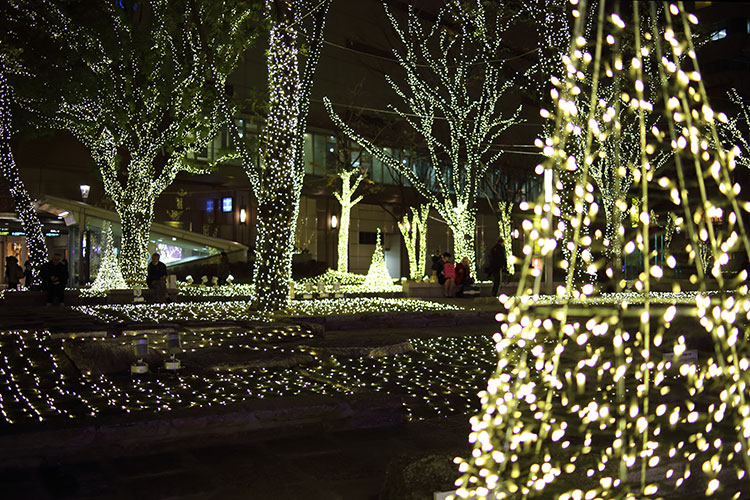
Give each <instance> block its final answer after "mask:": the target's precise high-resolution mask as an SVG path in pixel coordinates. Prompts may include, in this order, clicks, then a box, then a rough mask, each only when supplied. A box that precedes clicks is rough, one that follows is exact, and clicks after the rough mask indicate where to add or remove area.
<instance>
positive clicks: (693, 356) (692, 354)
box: [664, 349, 698, 365]
mask: <svg viewBox="0 0 750 500" xmlns="http://www.w3.org/2000/svg"><path fill="white" fill-rule="evenodd" d="M674 357H675V356H674V353H673V352H668V353H665V354H664V361H668V362H670V363H674ZM697 362H698V351H697V350H696V349H690V350H687V351H685V352H683V353H682V354H681V355H680V357H679V358H678V359H677V363H678V364H679V365H684V364H686V363H691V364H692V363H697Z"/></svg>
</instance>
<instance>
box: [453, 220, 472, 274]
mask: <svg viewBox="0 0 750 500" xmlns="http://www.w3.org/2000/svg"><path fill="white" fill-rule="evenodd" d="M449 225H450V228H451V232H452V233H453V253H454V254H455V255H454V258H455V260H454V262H455V263H456V264H457V263H459V262H461V260H462V259H463V258H464V257H467V258H468V259H469V269H471V270H472V276H474V277H476V276H477V266H476V257H475V256H476V252H475V249H474V240H475V238H474V234H475V228H476V225H477V220H476V215H475V214H474V212H473V211H471V210H465V211H464V212H462V213H461V214H460V215H459V216H457V217H455V218H454V219H453V220H452V221H451V222H450V223H449Z"/></svg>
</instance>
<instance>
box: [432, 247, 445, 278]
mask: <svg viewBox="0 0 750 500" xmlns="http://www.w3.org/2000/svg"><path fill="white" fill-rule="evenodd" d="M430 260H431V265H430V271H431V273H430V275H431V276H435V277H437V275H438V274H440V271H442V270H443V254H442V253H440V250H435V253H433V254H432V257H430Z"/></svg>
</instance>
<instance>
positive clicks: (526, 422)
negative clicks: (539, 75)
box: [456, 0, 750, 500]
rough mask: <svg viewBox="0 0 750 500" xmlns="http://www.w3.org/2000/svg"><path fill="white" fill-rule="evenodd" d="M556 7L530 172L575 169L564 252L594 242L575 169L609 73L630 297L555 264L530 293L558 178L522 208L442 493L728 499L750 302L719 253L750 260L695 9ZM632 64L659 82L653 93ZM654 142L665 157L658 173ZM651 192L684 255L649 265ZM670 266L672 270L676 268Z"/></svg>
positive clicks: (741, 446)
mask: <svg viewBox="0 0 750 500" xmlns="http://www.w3.org/2000/svg"><path fill="white" fill-rule="evenodd" d="M571 4H572V6H571V9H572V11H573V15H574V17H575V18H576V22H575V28H574V31H573V36H572V37H571V46H570V50H569V52H568V54H567V68H566V72H565V74H564V75H563V76H562V77H561V78H559V79H557V80H556V81H553V83H554V90H555V93H554V95H555V106H554V111H553V112H551V113H550V115H549V116H550V121H551V123H552V124H553V127H552V130H553V134H552V135H551V136H550V139H551V141H550V142H548V143H547V144H546V145H547V146H548V147H551V149H550V150H548V151H547V159H546V161H545V162H544V163H543V165H542V166H541V169H542V170H549V169H551V170H553V171H554V172H555V173H556V174H557V173H559V172H560V171H562V170H570V169H571V168H575V169H576V170H579V172H578V181H577V182H576V185H575V186H574V190H573V191H572V194H573V195H574V199H573V206H574V208H575V209H576V210H575V214H576V218H575V219H573V220H572V221H571V226H572V227H573V228H574V229H576V231H575V234H574V236H573V238H572V239H571V240H570V243H572V248H571V249H570V255H571V256H572V258H573V259H575V256H576V255H579V254H580V252H578V248H576V247H582V248H584V249H590V250H591V251H592V252H593V253H598V252H599V251H601V250H602V249H603V248H605V244H604V239H605V235H603V234H594V238H592V237H591V236H589V235H588V234H584V233H583V231H581V230H580V228H582V227H583V226H585V225H595V224H596V223H597V222H598V221H599V220H600V219H601V218H602V215H601V213H600V212H599V207H598V204H597V203H596V201H595V200H594V199H593V197H592V196H590V195H591V192H592V191H591V190H590V189H588V186H589V185H590V184H589V178H590V167H591V166H592V165H593V164H594V163H595V162H597V161H599V160H600V158H599V157H598V150H597V149H596V148H595V147H594V144H593V140H592V138H593V136H594V135H595V134H597V133H598V132H597V128H598V127H599V124H598V117H599V116H600V113H601V112H602V111H601V110H600V108H598V106H596V105H595V104H596V102H597V99H598V95H599V94H598V93H597V82H598V81H604V82H606V79H607V78H621V79H622V86H621V87H620V88H621V94H620V98H621V99H622V102H623V107H624V108H626V112H625V113H624V114H620V113H614V115H613V116H611V118H612V120H613V121H615V125H616V124H617V122H619V121H626V120H627V121H630V120H632V121H635V122H636V123H637V129H638V138H639V140H640V143H641V146H642V147H640V148H639V157H638V158H637V159H636V160H635V168H633V169H632V172H633V181H632V188H631V190H630V193H632V194H634V195H635V194H636V193H637V195H638V198H639V200H640V204H639V208H638V212H637V214H636V217H635V221H636V227H635V228H633V230H632V231H629V232H626V233H625V235H624V239H625V244H624V246H623V249H624V252H625V253H626V254H636V255H639V256H640V266H641V271H640V273H639V274H638V277H637V279H636V283H635V288H636V290H637V291H638V293H632V294H622V293H616V294H610V295H602V296H597V295H595V289H594V287H593V286H592V285H591V284H583V285H580V286H579V285H576V283H575V282H574V280H573V279H572V278H571V277H569V278H568V280H567V282H566V284H565V285H564V286H561V287H560V288H559V289H558V290H557V294H556V296H554V297H547V298H546V299H544V300H543V297H540V295H539V292H540V286H541V276H542V274H543V271H544V269H543V268H542V269H540V268H531V265H530V264H531V262H532V260H533V259H535V258H539V257H541V259H542V262H544V260H545V259H546V258H551V257H552V256H553V255H554V250H555V248H556V246H557V245H558V241H563V239H562V232H563V231H564V228H562V227H561V226H560V225H558V221H559V219H560V218H561V217H562V212H561V210H560V206H559V205H560V203H561V202H562V199H563V197H565V196H569V194H568V193H566V192H561V188H562V186H561V185H560V184H557V185H556V190H555V191H554V193H553V196H552V199H551V200H549V201H547V202H546V203H545V200H544V199H540V200H538V201H537V202H535V203H531V204H530V208H531V209H532V211H533V215H532V216H531V217H530V218H528V219H526V220H524V221H523V227H524V230H525V232H526V237H527V241H526V244H525V247H524V254H525V262H524V266H523V267H522V268H521V269H522V272H521V281H520V284H519V289H518V294H517V296H515V297H511V298H508V297H502V299H503V301H504V306H505V308H506V311H505V312H503V313H502V314H501V315H500V321H501V327H500V330H501V331H500V332H499V333H498V334H496V336H495V340H496V342H497V351H498V353H499V356H500V360H499V363H498V366H497V370H496V372H495V373H494V374H493V375H492V377H491V379H490V380H489V383H488V386H487V389H486V390H484V391H482V392H481V393H480V398H481V402H482V411H481V412H480V413H479V414H478V415H477V416H475V417H473V418H472V419H471V425H472V431H471V434H470V436H469V441H470V442H471V443H473V445H474V450H473V453H472V455H471V457H469V458H467V459H457V460H456V461H457V463H458V464H459V470H460V472H461V473H462V476H461V477H460V479H459V480H458V481H457V483H456V486H457V488H458V489H457V492H456V497H458V498H481V499H491V498H492V499H495V498H559V499H566V500H570V499H579V498H580V499H583V498H591V499H593V498H624V499H636V498H665V497H671V496H674V497H693V496H696V495H697V494H700V495H701V496H704V495H705V496H710V495H720V497H721V498H740V497H741V494H742V492H743V491H746V490H747V487H748V484H747V480H748V478H747V471H748V469H749V468H750V454H749V453H750V442H749V438H750V420H748V418H747V417H748V415H750V402H749V401H748V389H747V388H748V384H750V372H749V370H750V343H749V341H748V335H747V332H748V320H750V314H749V313H748V311H750V301H749V300H748V295H747V294H748V285H747V278H748V275H747V271H746V270H743V271H741V272H740V273H739V275H738V276H737V277H733V276H732V275H730V274H728V273H725V271H724V269H723V266H724V265H725V264H727V263H728V262H729V260H730V254H732V253H737V254H738V256H739V257H740V258H742V259H747V258H748V257H750V241H748V236H747V233H746V230H745V227H744V223H743V218H742V217H743V215H746V214H745V213H746V212H748V211H750V204H749V203H747V202H742V201H740V200H739V198H738V195H739V192H740V188H739V185H738V184H736V183H734V181H733V180H732V171H733V170H734V169H735V168H736V158H735V154H734V153H733V152H732V151H731V150H730V151H726V150H724V149H723V148H718V147H716V144H718V143H719V142H718V135H717V123H719V122H724V121H727V118H726V116H724V115H723V114H721V113H715V112H714V111H713V110H712V108H711V107H710V104H709V102H708V99H707V96H706V91H705V88H704V85H703V82H702V80H701V75H700V71H699V66H698V61H697V59H696V56H695V47H694V45H693V42H692V39H691V30H692V25H694V24H697V23H698V19H697V18H696V17H695V16H694V15H692V14H688V13H687V12H685V10H684V7H683V6H682V4H681V3H680V4H665V5H664V10H663V11H657V9H656V5H655V2H650V3H640V2H634V3H632V4H631V5H630V7H631V8H632V15H629V16H627V19H628V23H629V24H630V26H628V24H626V22H625V21H624V20H623V17H625V15H624V14H623V17H620V16H619V15H618V14H615V13H609V12H608V11H607V6H608V3H607V2H602V3H600V4H599V6H598V12H597V13H596V17H595V20H596V23H595V24H594V27H595V34H594V35H593V39H591V40H590V39H588V38H586V36H585V33H586V32H585V30H584V27H585V25H586V19H585V18H586V17H587V12H586V10H585V2H580V1H578V0H574V1H572V2H571ZM646 17H647V18H648V24H642V22H641V20H642V19H643V18H646ZM618 38H623V39H626V40H627V41H628V42H629V43H631V44H632V47H633V52H632V54H631V56H632V57H629V58H627V59H626V58H624V57H623V53H622V52H620V51H618V50H608V49H607V43H608V41H609V40H610V39H614V40H617V39H618ZM646 57H654V59H655V60H656V61H658V62H659V64H658V66H657V67H656V68H655V69H656V71H655V72H654V73H651V74H648V73H646V72H645V71H644V68H645V64H644V58H646ZM608 69H611V70H612V72H611V74H607V70H608ZM582 75H583V76H584V77H586V76H588V77H590V78H589V81H591V82H592V83H593V84H592V88H591V89H590V90H589V92H590V93H589V92H587V93H583V92H581V89H580V87H579V82H580V81H582V78H581V76H582ZM647 78H656V79H657V82H658V88H659V92H658V94H657V95H656V96H654V98H653V101H649V100H647V98H646V92H645V89H646V87H647V83H646V82H647ZM585 101H588V102H589V103H592V102H593V103H594V105H591V106H589V107H588V108H586V109H587V110H586V115H587V116H586V118H587V120H586V121H585V122H584V123H585V124H586V127H585V128H583V129H582V130H581V134H582V135H583V136H584V137H588V138H590V139H589V140H587V141H586V142H585V144H586V147H585V149H584V150H583V152H582V156H580V157H574V156H572V153H571V151H570V149H568V146H569V145H568V141H569V140H572V141H575V140H576V138H575V131H574V126H575V125H574V124H576V123H578V115H579V113H581V112H583V111H582V110H583V107H582V105H581V103H582V102H585ZM604 111H605V112H606V109H605V110H604ZM650 112H653V113H663V114H664V117H665V119H664V122H663V124H661V125H660V126H652V127H647V123H648V121H647V116H648V113H650ZM621 125H622V124H621ZM577 151H578V150H577ZM660 154H670V155H671V158H672V161H671V162H670V163H669V164H668V165H665V166H664V167H662V168H663V170H662V172H659V173H657V172H656V167H655V161H654V160H655V159H656V158H658V156H659V155H660ZM664 203H667V204H669V209H670V210H669V211H670V212H673V213H675V214H677V217H676V218H675V219H674V224H675V225H676V227H677V228H680V233H679V234H680V239H677V238H675V240H674V241H673V242H672V246H673V247H674V246H675V245H677V244H679V245H682V246H683V248H684V251H685V255H686V257H685V262H678V261H677V259H676V258H675V257H674V255H668V256H667V257H666V258H665V259H664V263H663V264H662V263H661V259H660V257H661V256H660V255H659V252H658V249H657V248H655V247H654V245H653V239H652V236H653V234H654V233H653V229H654V225H653V224H652V205H658V204H664ZM716 208H722V210H723V214H724V216H725V217H724V218H723V219H722V220H721V222H720V223H717V222H716V220H715V219H713V218H711V217H706V216H704V214H708V213H711V212H712V210H714V209H716ZM701 242H703V243H705V244H706V246H707V247H708V248H709V249H710V254H711V256H712V257H713V259H712V264H711V266H710V267H709V268H708V269H706V270H705V271H706V272H704V268H703V266H702V265H701V264H700V263H699V262H698V261H699V256H698V249H699V244H700V243H701ZM636 252H637V253H636ZM559 264H560V263H559V262H557V263H554V264H553V265H559ZM573 264H575V263H573ZM596 264H598V265H602V266H606V265H608V261H607V260H606V259H605V260H603V261H601V262H597V263H596ZM678 268H679V270H680V272H681V273H682V275H683V276H684V277H685V278H686V279H684V280H677V279H676V277H677V276H678V275H677V274H676V271H677V269H678ZM609 271H611V269H609ZM606 275H608V276H612V273H611V272H606ZM610 279H617V278H610ZM620 281H622V280H620ZM621 285H622V283H620V286H621ZM684 288H690V289H691V291H690V292H688V291H685V290H684ZM660 290H668V292H661V291H660ZM707 339H710V340H711V342H709V345H706V340H707ZM691 348H692V349H696V356H695V358H694V359H692V360H691V359H690V358H688V357H687V356H686V350H688V349H691Z"/></svg>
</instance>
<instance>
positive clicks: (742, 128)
mask: <svg viewBox="0 0 750 500" xmlns="http://www.w3.org/2000/svg"><path fill="white" fill-rule="evenodd" d="M729 100H730V101H732V102H733V103H734V104H735V105H736V106H737V107H738V108H739V113H737V114H736V115H735V116H732V117H731V118H729V120H728V121H727V123H720V124H719V138H720V139H721V140H722V143H723V144H724V145H725V146H730V147H731V146H734V147H736V148H737V151H736V155H737V160H736V161H737V163H738V164H740V165H742V166H743V167H745V168H750V130H749V129H750V106H748V104H747V103H746V102H745V100H744V99H743V98H742V96H741V95H740V94H739V92H737V89H731V90H730V91H729Z"/></svg>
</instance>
